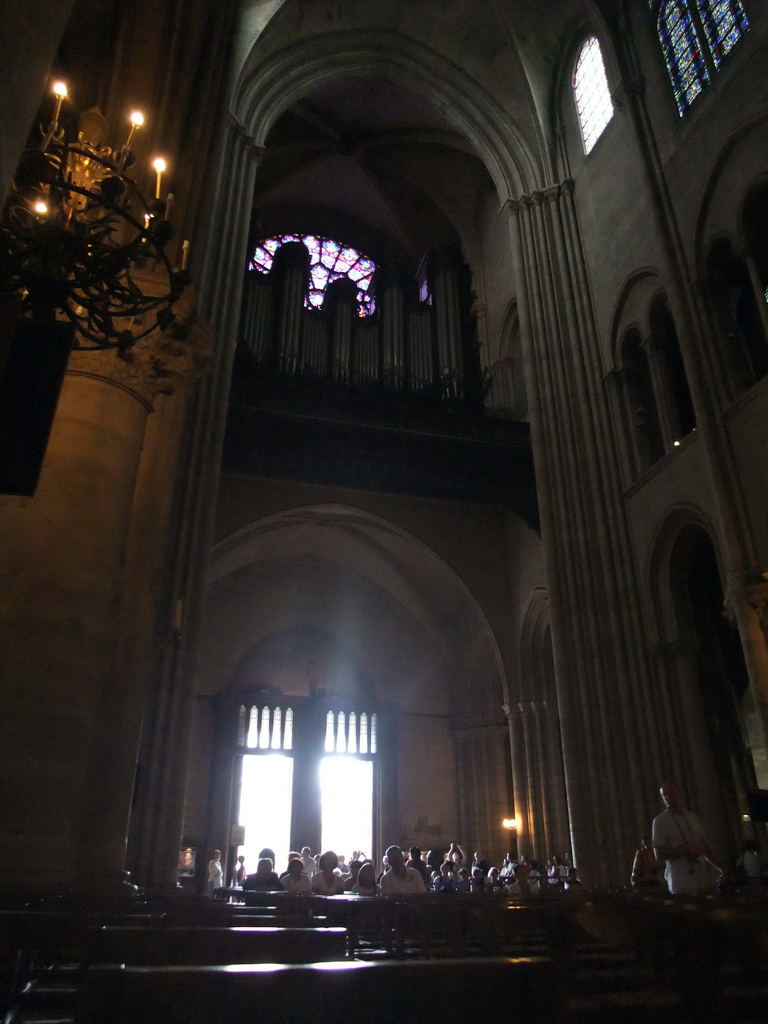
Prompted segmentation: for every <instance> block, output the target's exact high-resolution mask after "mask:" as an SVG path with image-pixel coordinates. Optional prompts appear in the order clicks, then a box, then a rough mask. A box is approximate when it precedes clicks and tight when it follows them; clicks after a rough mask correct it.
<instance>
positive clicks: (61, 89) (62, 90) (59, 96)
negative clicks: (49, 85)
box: [40, 82, 67, 153]
mask: <svg viewBox="0 0 768 1024" xmlns="http://www.w3.org/2000/svg"><path fill="white" fill-rule="evenodd" d="M53 95H54V96H55V97H56V108H55V109H54V111H53V120H52V121H51V123H50V124H49V125H48V130H47V131H46V133H45V135H44V136H43V138H42V141H41V143H40V149H41V150H42V152H43V153H44V152H45V151H46V149H48V147H49V146H50V144H51V139H52V138H53V137H54V135H56V133H57V131H58V130H59V114H60V112H61V101H62V100H63V99H64V97H65V96H66V95H67V87H66V85H65V84H64V82H54V84H53Z"/></svg>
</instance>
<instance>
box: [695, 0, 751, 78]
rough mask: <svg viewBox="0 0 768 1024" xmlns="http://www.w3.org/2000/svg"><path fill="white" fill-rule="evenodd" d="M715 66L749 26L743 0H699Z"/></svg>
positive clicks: (717, 66) (717, 65) (700, 14)
mask: <svg viewBox="0 0 768 1024" xmlns="http://www.w3.org/2000/svg"><path fill="white" fill-rule="evenodd" d="M697 4H698V8H699V17H700V18H701V23H702V25H703V26H704V34H705V35H706V37H707V44H708V45H709V49H710V52H711V54H712V60H713V61H714V63H715V67H716V68H719V67H720V62H721V61H722V59H723V57H725V56H726V54H728V53H730V51H731V50H732V49H733V47H734V46H735V45H736V43H738V41H739V39H741V37H742V36H743V35H744V33H745V32H746V31H747V28H748V27H749V22H748V21H747V15H746V14H745V12H744V8H743V7H742V5H741V0H697Z"/></svg>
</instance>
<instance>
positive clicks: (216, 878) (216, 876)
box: [208, 850, 224, 899]
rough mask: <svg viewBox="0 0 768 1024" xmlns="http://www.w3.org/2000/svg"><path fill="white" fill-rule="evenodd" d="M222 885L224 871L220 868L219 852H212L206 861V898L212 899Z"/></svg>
mask: <svg viewBox="0 0 768 1024" xmlns="http://www.w3.org/2000/svg"><path fill="white" fill-rule="evenodd" d="M223 885H224V870H223V868H222V866H221V850H214V851H213V853H212V854H211V859H210V860H209V861H208V897H209V899H213V896H214V893H215V892H216V890H217V889H221V887H222V886H223Z"/></svg>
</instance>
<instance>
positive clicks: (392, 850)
mask: <svg viewBox="0 0 768 1024" xmlns="http://www.w3.org/2000/svg"><path fill="white" fill-rule="evenodd" d="M387 863H388V864H389V870H388V871H387V872H386V874H385V875H384V877H383V878H382V880H381V893H382V896H409V895H416V894H419V893H425V892H426V891H427V888H426V886H425V885H424V879H423V878H422V877H421V875H420V874H419V872H418V871H414V869H413V868H409V867H408V865H407V864H406V863H405V857H404V856H403V851H402V850H401V849H400V847H399V846H390V847H389V849H388V850H387Z"/></svg>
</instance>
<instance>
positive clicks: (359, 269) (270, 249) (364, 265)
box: [248, 235, 376, 316]
mask: <svg viewBox="0 0 768 1024" xmlns="http://www.w3.org/2000/svg"><path fill="white" fill-rule="evenodd" d="M284 242H303V244H304V245H305V246H306V247H307V249H308V250H309V276H310V281H309V292H308V294H307V298H306V300H305V305H306V306H307V307H309V308H312V307H314V308H319V307H320V306H322V304H323V299H324V297H325V290H326V288H327V287H328V285H329V284H330V283H331V282H332V281H336V280H338V279H339V278H340V277H348V278H349V279H350V281H354V282H355V284H356V285H357V305H358V310H357V311H358V315H359V316H368V315H370V314H371V313H372V312H373V296H372V295H371V294H370V293H369V288H370V284H371V279H372V278H373V274H374V271H375V270H376V264H375V263H374V262H373V260H371V259H369V258H368V257H367V256H364V255H362V253H359V252H358V251H357V249H353V248H352V247H351V246H349V245H342V244H341V243H339V242H335V241H334V240H333V239H331V238H324V237H322V236H321V235H276V236H275V237H274V238H265V239H264V240H263V241H261V242H259V244H258V245H257V246H256V251H255V252H254V254H253V256H252V257H251V260H250V262H249V264H248V269H249V270H257V271H260V272H261V273H262V274H268V273H269V271H270V269H271V267H272V261H273V259H274V258H275V253H276V252H277V250H278V249H279V248H280V246H281V245H282V244H283V243H284Z"/></svg>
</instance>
